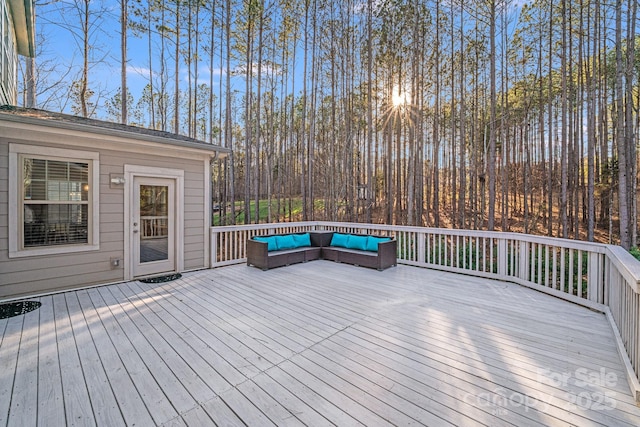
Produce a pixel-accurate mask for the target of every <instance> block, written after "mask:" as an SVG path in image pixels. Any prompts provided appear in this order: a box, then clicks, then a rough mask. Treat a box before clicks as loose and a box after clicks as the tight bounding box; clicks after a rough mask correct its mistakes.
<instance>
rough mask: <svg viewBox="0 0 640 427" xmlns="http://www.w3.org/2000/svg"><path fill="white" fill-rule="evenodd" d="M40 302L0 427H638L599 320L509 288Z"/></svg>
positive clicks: (225, 279)
mask: <svg viewBox="0 0 640 427" xmlns="http://www.w3.org/2000/svg"><path fill="white" fill-rule="evenodd" d="M40 301H41V302H42V304H43V305H42V307H41V308H40V309H38V310H36V311H33V312H31V313H28V314H26V315H23V316H19V317H15V318H11V319H3V320H0V377H1V379H2V381H0V425H94V424H95V425H99V426H112V425H162V426H209V425H210V426H242V425H249V426H254V425H255V426H264V425H278V426H280V425H282V426H299V425H308V426H325V425H327V426H328V425H339V426H356V425H375V426H379V425H434V426H441V425H465V426H467V425H481V426H482V425H484V426H509V425H517V426H540V425H558V426H560V425H585V426H591V425H593V426H596V425H602V426H609V425H616V426H636V425H640V408H639V407H638V406H637V405H636V404H635V402H634V400H633V398H632V396H631V393H630V391H629V388H628V385H627V383H626V377H625V373H624V372H625V371H624V369H623V366H622V362H621V360H620V357H619V356H618V354H617V349H616V344H615V339H614V336H613V332H612V331H611V328H610V326H609V324H608V323H607V321H606V318H605V316H604V315H602V314H601V313H596V312H594V311H591V310H588V309H585V308H583V307H579V306H577V305H575V304H570V303H567V302H564V301H561V300H559V299H557V298H553V297H551V296H549V295H545V294H543V293H539V292H536V291H534V290H531V289H528V288H524V287H521V286H518V285H514V284H509V283H504V282H498V281H492V280H488V279H482V278H474V277H468V276H462V275H456V274H452V273H446V272H436V271H431V270H427V269H420V268H415V267H409V266H398V267H396V268H391V269H388V270H385V271H383V272H378V271H375V270H369V269H364V268H359V267H354V266H350V265H343V264H337V263H332V262H326V261H314V262H309V263H305V264H298V265H293V266H289V267H285V268H278V269H273V270H269V271H261V270H259V269H256V268H251V267H247V266H245V265H235V266H228V267H223V268H218V269H214V270H205V271H199V272H193V273H187V274H185V275H184V276H183V277H182V278H181V279H179V280H176V281H173V282H167V283H160V284H147V283H142V282H138V281H134V282H129V283H122V284H117V285H110V286H104V287H99V288H92V289H86V290H79V291H75V292H67V293H63V294H56V295H53V296H43V297H41V298H40ZM600 375H603V376H602V377H601V376H600ZM563 376H564V377H563ZM585 378H586V379H589V381H590V382H589V381H583V380H584V379H585Z"/></svg>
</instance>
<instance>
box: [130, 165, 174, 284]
mask: <svg viewBox="0 0 640 427" xmlns="http://www.w3.org/2000/svg"><path fill="white" fill-rule="evenodd" d="M133 193H134V194H133V204H132V208H133V212H132V215H131V220H130V222H129V224H130V231H131V232H130V234H129V235H130V236H131V237H130V238H131V239H132V248H133V253H132V255H133V256H132V258H133V259H132V261H133V263H132V268H133V276H134V277H139V276H148V275H152V274H157V273H165V272H172V271H176V181H175V180H174V179H168V178H151V177H144V176H136V177H135V178H134V182H133Z"/></svg>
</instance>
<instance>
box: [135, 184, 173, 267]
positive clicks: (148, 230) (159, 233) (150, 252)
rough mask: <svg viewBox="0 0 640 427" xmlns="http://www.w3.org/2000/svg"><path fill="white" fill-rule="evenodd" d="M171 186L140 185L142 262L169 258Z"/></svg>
mask: <svg viewBox="0 0 640 427" xmlns="http://www.w3.org/2000/svg"><path fill="white" fill-rule="evenodd" d="M168 195H169V187H167V186H164V185H140V263H141V264H142V263H145V262H152V261H161V260H167V259H168V258H169V230H168V225H169V204H168V200H169V198H168Z"/></svg>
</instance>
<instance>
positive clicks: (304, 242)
mask: <svg viewBox="0 0 640 427" xmlns="http://www.w3.org/2000/svg"><path fill="white" fill-rule="evenodd" d="M292 236H293V241H294V242H295V244H296V248H301V247H304V246H311V236H310V235H309V233H304V234H292Z"/></svg>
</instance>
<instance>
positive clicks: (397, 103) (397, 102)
mask: <svg viewBox="0 0 640 427" xmlns="http://www.w3.org/2000/svg"><path fill="white" fill-rule="evenodd" d="M391 103H392V104H393V106H394V107H395V108H398V107H402V106H403V105H406V104H408V103H409V102H408V96H407V93H406V92H400V87H399V86H394V87H393V91H392V92H391Z"/></svg>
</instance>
